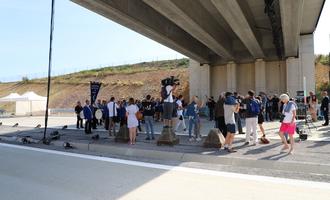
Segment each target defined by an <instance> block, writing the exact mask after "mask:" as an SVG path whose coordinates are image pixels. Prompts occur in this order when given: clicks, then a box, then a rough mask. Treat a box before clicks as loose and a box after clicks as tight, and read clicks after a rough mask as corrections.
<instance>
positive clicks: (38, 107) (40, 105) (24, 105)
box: [0, 92, 47, 115]
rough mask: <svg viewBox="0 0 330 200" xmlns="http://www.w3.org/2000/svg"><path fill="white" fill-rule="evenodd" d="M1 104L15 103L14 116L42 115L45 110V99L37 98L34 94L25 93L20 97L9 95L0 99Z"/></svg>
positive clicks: (13, 94)
mask: <svg viewBox="0 0 330 200" xmlns="http://www.w3.org/2000/svg"><path fill="white" fill-rule="evenodd" d="M0 101H1V102H16V115H32V114H38V113H40V114H43V113H42V112H44V111H45V110H46V101H47V98H46V97H43V96H39V95H37V94H36V93H34V92H26V93H24V94H23V95H22V96H20V95H19V94H17V93H11V94H10V95H8V96H5V97H2V98H0Z"/></svg>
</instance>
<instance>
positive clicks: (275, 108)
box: [271, 94, 280, 119]
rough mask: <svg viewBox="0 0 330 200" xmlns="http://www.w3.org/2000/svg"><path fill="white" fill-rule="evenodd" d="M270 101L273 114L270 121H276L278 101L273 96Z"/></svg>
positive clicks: (275, 96)
mask: <svg viewBox="0 0 330 200" xmlns="http://www.w3.org/2000/svg"><path fill="white" fill-rule="evenodd" d="M271 101H272V114H273V117H272V119H278V116H279V103H280V99H279V98H278V97H277V95H276V94H275V95H274V96H273V98H272V100H271Z"/></svg>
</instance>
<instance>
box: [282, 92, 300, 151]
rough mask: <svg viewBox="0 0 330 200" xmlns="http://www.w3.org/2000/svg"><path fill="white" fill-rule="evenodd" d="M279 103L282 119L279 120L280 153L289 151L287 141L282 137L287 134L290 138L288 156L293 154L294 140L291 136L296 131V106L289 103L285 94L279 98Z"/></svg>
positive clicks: (291, 102)
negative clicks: (281, 144)
mask: <svg viewBox="0 0 330 200" xmlns="http://www.w3.org/2000/svg"><path fill="white" fill-rule="evenodd" d="M280 99H281V102H283V110H282V116H283V117H282V119H281V127H280V131H279V135H280V137H281V140H282V143H283V145H284V146H283V148H282V151H285V150H287V149H289V145H288V142H287V140H286V139H285V137H284V134H286V133H287V134H288V135H289V137H290V146H291V147H290V150H289V154H292V153H293V146H294V139H293V135H294V132H295V130H296V110H297V105H296V103H295V102H293V101H290V98H289V96H288V95H287V94H282V95H281V96H280Z"/></svg>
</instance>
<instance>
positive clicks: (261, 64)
mask: <svg viewBox="0 0 330 200" xmlns="http://www.w3.org/2000/svg"><path fill="white" fill-rule="evenodd" d="M254 66H255V72H254V73H255V90H256V91H255V92H256V94H259V92H266V62H265V61H264V60H263V59H257V60H256V61H255V63H254Z"/></svg>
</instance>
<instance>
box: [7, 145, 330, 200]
mask: <svg viewBox="0 0 330 200" xmlns="http://www.w3.org/2000/svg"><path fill="white" fill-rule="evenodd" d="M0 162H1V163H0V199H1V200H18V199H19V200H39V199H40V200H45V199H47V200H60V199H63V200H64V199H65V200H70V199H77V200H78V199H79V200H85V199H88V200H103V199H105V200H112V199H141V200H148V199H152V200H162V199H166V200H169V199H170V200H175V199H178V200H186V199H189V200H194V199H198V200H206V199H212V200H213V199H224V200H236V199H237V200H242V199H244V200H250V199H254V200H259V199H260V200H264V199H267V200H272V199H274V200H275V199H276V200H277V199H281V200H285V199H292V200H295V199H315V200H316V199H317V200H323V199H324V200H329V199H330V184H329V183H321V182H310V181H300V180H292V179H283V178H273V177H264V176H253V175H243V174H237V173H227V172H219V171H211V170H203V169H193V168H186V167H180V166H168V165H159V164H152V163H144V162H136V161H128V160H121V159H113V158H106V157H97V156H90V155H83V154H75V153H66V152H60V151H53V150H45V149H37V148H31V147H24V146H16V145H8V144H1V143H0Z"/></svg>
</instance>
